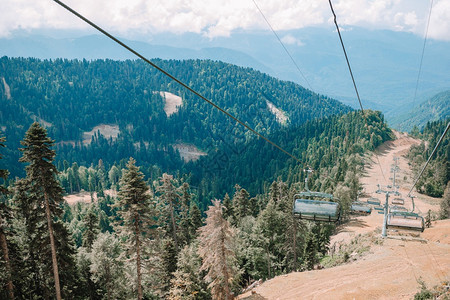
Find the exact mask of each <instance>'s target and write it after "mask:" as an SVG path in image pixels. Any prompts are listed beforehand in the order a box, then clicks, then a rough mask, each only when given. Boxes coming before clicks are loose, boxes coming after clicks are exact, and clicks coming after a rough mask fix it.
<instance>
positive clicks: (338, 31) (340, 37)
mask: <svg viewBox="0 0 450 300" xmlns="http://www.w3.org/2000/svg"><path fill="white" fill-rule="evenodd" d="M328 2H329V3H330V8H331V12H332V13H333V17H334V24H335V25H336V29H337V33H338V35H339V40H340V41H341V45H342V50H344V55H345V60H346V61H347V66H348V70H349V71H350V76H352V81H353V86H354V88H355V92H356V96H357V97H358V101H359V106H360V107H361V111H362V113H363V116H364V119H365V118H366V114H365V112H364V108H363V106H362V103H361V99H360V97H359V93H358V88H357V87H356V82H355V77H353V72H352V67H350V62H349V60H348V56H347V51H345V46H344V41H343V40H342V36H341V31H340V30H339V26H338V23H337V21H336V14H335V12H334V9H333V5H332V4H331V0H328Z"/></svg>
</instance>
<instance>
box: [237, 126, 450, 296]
mask: <svg viewBox="0 0 450 300" xmlns="http://www.w3.org/2000/svg"><path fill="white" fill-rule="evenodd" d="M395 134H396V136H397V139H396V140H395V141H390V142H387V143H385V144H383V145H382V146H381V147H380V148H379V149H378V150H377V155H378V158H377V157H375V156H373V157H372V158H371V160H372V164H371V165H370V166H368V168H367V174H366V176H365V177H364V178H362V182H363V184H364V187H365V192H366V196H373V197H378V198H379V199H380V200H383V201H382V202H384V199H385V198H384V197H385V196H384V195H379V194H375V193H374V192H375V191H376V190H377V189H378V187H377V184H381V185H382V186H383V185H387V184H390V180H389V177H390V176H391V175H390V169H391V165H392V164H393V162H394V161H393V158H394V157H398V158H399V167H400V169H401V170H400V174H399V178H400V182H399V184H400V190H399V191H400V192H401V193H402V195H403V197H405V198H406V194H407V193H408V191H409V189H410V188H411V184H412V181H413V179H412V178H411V171H410V169H409V166H408V163H407V161H406V159H405V158H404V157H403V155H405V154H406V153H407V151H408V149H409V148H410V147H411V145H413V144H417V143H419V141H418V140H415V139H412V138H410V137H408V136H406V135H404V134H401V133H397V132H396V133H395ZM378 161H379V162H380V164H378ZM380 165H381V167H380ZM381 170H382V171H381ZM416 195H417V194H416ZM418 196H419V197H418V198H416V211H419V212H421V213H425V212H427V211H428V209H431V210H433V211H437V210H438V209H439V202H440V201H439V200H438V199H434V198H431V197H426V196H423V195H418ZM362 200H364V199H362ZM405 201H406V202H405V206H406V207H410V206H411V203H410V201H407V199H405ZM382 220H383V215H381V214H378V213H376V211H375V212H372V214H371V215H370V216H367V217H357V218H355V219H353V220H352V221H351V222H350V223H349V224H346V225H344V226H343V227H341V228H339V230H338V232H339V233H338V234H337V235H335V236H333V237H332V239H331V244H332V245H333V244H337V245H339V244H344V243H348V242H349V241H351V240H352V239H353V238H354V237H355V236H356V235H358V234H365V233H370V232H374V231H376V232H379V231H378V230H379V228H381V224H382ZM377 228H378V230H377ZM388 233H389V235H391V236H396V237H397V238H398V237H399V236H398V235H397V234H398V233H396V232H393V231H389V232H388ZM376 234H377V235H378V233H376ZM419 238H420V239H421V240H423V241H422V242H420V241H418V240H413V239H411V237H408V238H407V239H406V240H401V239H391V238H387V239H383V240H382V243H381V244H373V245H372V246H371V250H370V253H369V254H367V255H365V256H363V257H362V258H361V259H359V260H356V261H353V262H350V263H347V264H345V265H341V266H338V267H334V268H329V269H322V270H314V271H308V272H301V273H291V274H287V275H283V276H279V277H276V278H273V279H272V280H269V281H267V282H265V283H263V284H262V285H261V286H259V287H257V288H255V289H254V291H255V292H256V293H258V294H259V295H261V296H262V297H264V298H266V299H280V300H281V299H412V298H413V297H414V294H415V293H416V292H417V291H419V289H420V288H419V284H418V280H419V278H421V279H422V280H423V281H424V282H425V283H426V284H427V286H429V287H432V286H434V285H437V284H439V283H440V282H442V281H444V280H449V279H450V220H443V221H437V222H433V225H432V228H429V229H426V230H425V231H424V232H423V233H420V235H419ZM249 294H250V293H247V294H245V295H241V296H240V298H241V299H242V298H245V297H246V296H249Z"/></svg>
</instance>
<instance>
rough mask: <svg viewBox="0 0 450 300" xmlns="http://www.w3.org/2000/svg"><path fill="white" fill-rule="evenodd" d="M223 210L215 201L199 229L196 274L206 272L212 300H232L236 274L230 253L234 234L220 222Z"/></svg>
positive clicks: (233, 260) (222, 219)
mask: <svg viewBox="0 0 450 300" xmlns="http://www.w3.org/2000/svg"><path fill="white" fill-rule="evenodd" d="M222 210H223V208H222V205H221V204H220V201H219V200H214V201H213V205H212V206H210V207H209V209H208V211H207V212H206V215H207V218H206V225H205V226H203V227H201V228H200V229H199V232H200V236H199V240H200V245H199V249H198V254H199V255H200V257H201V258H202V259H203V264H202V267H201V268H200V270H208V273H207V274H206V276H205V279H206V281H208V282H210V283H209V285H208V287H210V288H211V295H212V297H213V299H226V300H229V299H233V295H232V290H231V288H232V287H231V283H232V282H233V281H236V277H237V275H238V270H237V267H236V259H235V253H234V250H233V236H234V231H233V229H232V228H231V226H230V223H229V222H228V221H227V220H225V219H224V218H223V212H222Z"/></svg>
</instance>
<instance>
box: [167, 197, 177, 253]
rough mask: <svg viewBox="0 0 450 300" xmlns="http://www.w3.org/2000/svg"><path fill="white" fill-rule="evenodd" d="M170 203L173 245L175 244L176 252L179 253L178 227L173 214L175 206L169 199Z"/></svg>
mask: <svg viewBox="0 0 450 300" xmlns="http://www.w3.org/2000/svg"><path fill="white" fill-rule="evenodd" d="M169 203H170V219H171V220H172V235H173V243H174V244H175V251H176V252H177V253H178V243H177V226H176V224H175V215H174V213H173V209H174V208H173V204H172V201H171V200H170V199H169Z"/></svg>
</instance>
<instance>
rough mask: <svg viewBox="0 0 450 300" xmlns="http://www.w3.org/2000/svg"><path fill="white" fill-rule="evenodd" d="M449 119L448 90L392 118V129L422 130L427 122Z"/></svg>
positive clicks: (449, 92) (449, 99)
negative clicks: (415, 128)
mask: <svg viewBox="0 0 450 300" xmlns="http://www.w3.org/2000/svg"><path fill="white" fill-rule="evenodd" d="M449 117H450V90H449V91H445V92H441V93H438V94H436V95H434V96H433V97H431V98H430V99H428V100H426V101H424V102H423V103H420V105H418V106H416V107H414V108H412V109H411V110H409V111H408V112H406V113H404V114H401V115H398V116H396V117H393V118H392V121H391V122H389V123H390V124H392V126H393V127H394V128H398V129H400V130H402V131H410V130H412V129H413V128H414V126H416V127H419V128H423V127H424V126H425V125H427V123H428V122H433V121H439V120H445V119H447V118H449Z"/></svg>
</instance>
